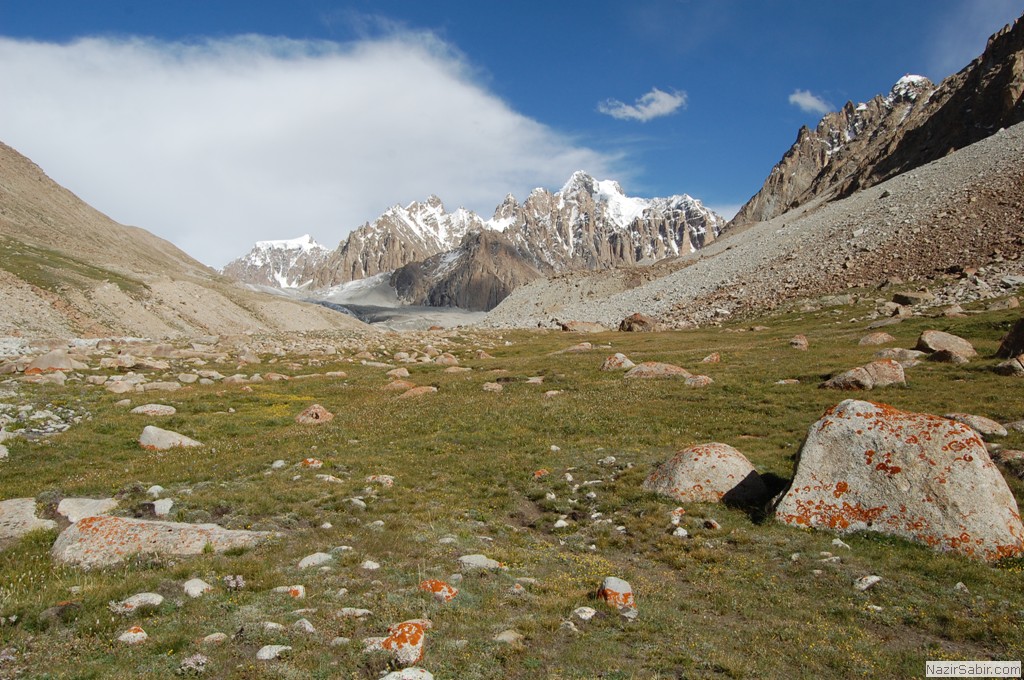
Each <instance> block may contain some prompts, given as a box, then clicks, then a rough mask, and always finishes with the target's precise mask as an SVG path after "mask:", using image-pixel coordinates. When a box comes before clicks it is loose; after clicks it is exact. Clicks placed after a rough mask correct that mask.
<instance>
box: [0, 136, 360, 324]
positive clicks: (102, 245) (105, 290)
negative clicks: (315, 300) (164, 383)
mask: <svg viewBox="0 0 1024 680" xmlns="http://www.w3.org/2000/svg"><path fill="white" fill-rule="evenodd" d="M356 328H365V326H363V325H362V324H360V323H358V322H356V321H354V320H353V319H351V318H350V317H346V316H344V315H341V314H337V313H334V312H331V311H329V310H326V309H324V308H321V307H318V306H315V305H305V304H300V303H295V302H292V301H289V300H287V299H284V298H280V297H277V296H269V295H266V294H259V293H254V292H252V291H249V290H245V289H243V288H241V287H239V286H238V285H237V284H235V283H233V282H231V281H230V280H228V279H226V278H224V277H220V276H218V275H216V273H215V272H213V270H211V269H209V268H208V267H206V266H204V265H202V264H201V263H199V262H197V261H196V260H194V259H192V258H191V257H189V256H188V255H186V254H185V253H184V252H182V251H181V250H179V249H178V248H176V247H175V246H173V245H172V244H170V243H168V242H167V241H165V240H163V239H160V238H157V237H156V236H154V235H152V234H150V233H149V232H147V231H145V230H143V229H139V228H136V227H126V226H124V225H120V224H117V223H116V222H114V221H113V220H111V219H110V218H108V217H107V216H105V215H103V214H102V213H100V212H99V211H97V210H95V209H93V208H92V207H90V206H88V205H87V204H85V203H84V202H82V201H81V200H80V199H79V198H78V197H77V196H75V195H74V194H72V193H71V192H70V191H68V190H66V189H64V188H63V187H61V186H59V185H58V184H56V183H55V182H53V181H52V180H51V179H50V178H49V177H47V176H46V175H45V173H43V171H42V170H41V169H40V168H39V167H38V166H36V165H35V164H34V163H32V162H31V161H30V160H28V159H27V158H25V157H24V156H22V155H21V154H19V153H18V152H16V151H15V150H14V149H12V148H11V147H9V146H6V145H4V144H0V334H3V335H24V336H42V337H47V336H50V337H52V336H60V337H68V336H76V335H87V336H94V337H95V336H105V335H134V336H148V337H154V338H157V337H170V336H178V335H205V334H221V333H225V334H234V333H240V332H276V331H307V330H338V329H356Z"/></svg>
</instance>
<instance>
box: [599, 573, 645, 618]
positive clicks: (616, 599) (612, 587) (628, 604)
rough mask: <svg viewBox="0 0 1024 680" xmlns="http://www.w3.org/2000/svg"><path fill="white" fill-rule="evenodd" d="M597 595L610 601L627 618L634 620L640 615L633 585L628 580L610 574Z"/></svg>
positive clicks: (610, 604) (609, 604) (611, 605)
mask: <svg viewBox="0 0 1024 680" xmlns="http://www.w3.org/2000/svg"><path fill="white" fill-rule="evenodd" d="M597 596H598V597H599V598H600V599H602V600H604V601H605V602H607V603H608V606H610V607H612V608H613V609H615V610H617V611H618V612H619V613H620V614H622V615H623V616H624V617H626V618H627V619H630V620H633V619H635V618H636V617H638V616H639V615H640V610H638V609H637V607H636V599H635V598H634V597H633V587H632V586H631V585H629V582H628V581H624V580H623V579H621V578H617V577H615V576H608V577H607V578H605V579H604V581H602V582H601V588H600V589H599V590H598V591H597Z"/></svg>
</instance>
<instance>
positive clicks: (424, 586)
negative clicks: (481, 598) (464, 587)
mask: <svg viewBox="0 0 1024 680" xmlns="http://www.w3.org/2000/svg"><path fill="white" fill-rule="evenodd" d="M419 589H420V590H423V591H426V592H428V593H430V594H431V595H433V596H434V599H435V600H437V601H438V602H440V603H441V604H447V603H448V602H451V601H452V600H454V599H455V596H456V595H458V594H459V589H458V588H456V587H455V586H453V585H450V584H448V583H445V582H444V581H439V580H438V579H434V578H430V579H426V580H424V581H421V582H420V585H419Z"/></svg>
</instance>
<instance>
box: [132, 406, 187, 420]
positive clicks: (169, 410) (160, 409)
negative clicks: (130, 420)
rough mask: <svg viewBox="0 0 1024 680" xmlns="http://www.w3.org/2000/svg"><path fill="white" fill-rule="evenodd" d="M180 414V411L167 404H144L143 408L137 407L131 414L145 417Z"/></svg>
mask: <svg viewBox="0 0 1024 680" xmlns="http://www.w3.org/2000/svg"><path fill="white" fill-rule="evenodd" d="M177 412H178V409H176V408H174V407H173V406H168V405H167V404H143V405H142V406H136V407H135V408H133V409H132V410H131V411H129V413H133V414H135V415H143V416H153V417H158V416H173V415H174V414H175V413H177Z"/></svg>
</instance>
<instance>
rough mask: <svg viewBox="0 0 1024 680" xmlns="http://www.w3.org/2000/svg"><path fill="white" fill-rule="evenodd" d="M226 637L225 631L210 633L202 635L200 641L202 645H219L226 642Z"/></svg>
mask: <svg viewBox="0 0 1024 680" xmlns="http://www.w3.org/2000/svg"><path fill="white" fill-rule="evenodd" d="M227 639H228V636H227V633H210V634H209V635H207V636H206V637H204V638H203V639H202V640H201V642H202V644H204V645H219V644H223V643H224V642H226V641H227Z"/></svg>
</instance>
